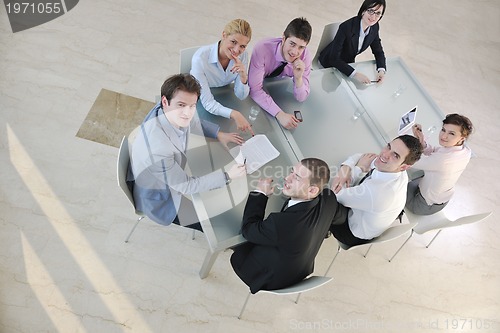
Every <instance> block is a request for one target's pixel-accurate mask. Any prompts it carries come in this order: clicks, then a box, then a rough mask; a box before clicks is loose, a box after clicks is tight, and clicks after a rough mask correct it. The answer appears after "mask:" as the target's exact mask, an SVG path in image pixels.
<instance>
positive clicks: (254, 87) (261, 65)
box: [248, 45, 281, 117]
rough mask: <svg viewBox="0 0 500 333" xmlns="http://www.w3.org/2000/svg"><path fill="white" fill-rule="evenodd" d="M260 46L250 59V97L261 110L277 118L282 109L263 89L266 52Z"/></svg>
mask: <svg viewBox="0 0 500 333" xmlns="http://www.w3.org/2000/svg"><path fill="white" fill-rule="evenodd" d="M259 46H260V45H256V46H255V48H254V50H253V53H252V58H251V59H250V66H249V68H248V85H249V87H250V97H252V99H253V100H254V101H255V103H257V104H259V106H260V107H261V108H263V109H264V110H266V111H267V112H268V113H269V114H271V115H272V116H274V117H276V114H278V112H280V111H281V109H280V107H279V106H278V105H277V104H276V103H275V102H274V100H273V98H272V97H271V96H269V94H268V93H266V92H265V91H264V89H263V81H264V77H265V74H266V73H265V61H266V59H265V56H266V50H265V49H264V48H263V47H260V48H259Z"/></svg>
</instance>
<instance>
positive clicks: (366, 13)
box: [318, 0, 386, 84]
mask: <svg viewBox="0 0 500 333" xmlns="http://www.w3.org/2000/svg"><path fill="white" fill-rule="evenodd" d="M385 8H386V3H385V0H365V1H364V2H363V4H362V5H361V7H360V8H359V11H358V16H355V17H353V18H350V19H349V20H347V21H345V22H343V23H342V24H340V26H339V29H338V31H337V34H336V35H335V38H334V39H333V41H332V42H331V43H330V44H328V45H327V46H326V47H325V48H324V49H323V50H322V51H321V53H320V55H319V58H318V60H319V62H320V63H321V65H322V66H323V67H325V68H326V67H335V68H337V69H338V70H339V71H340V72H342V73H343V74H344V75H346V76H349V77H352V78H355V79H356V80H357V81H359V82H361V83H365V84H369V83H371V79H370V78H369V77H368V76H366V75H365V74H363V73H360V72H357V71H355V70H354V68H353V67H352V66H350V65H349V63H353V62H354V59H355V58H356V56H357V55H358V54H360V53H361V52H363V51H364V50H366V49H367V48H368V46H370V47H371V49H372V52H373V55H374V56H375V62H376V63H377V77H376V81H378V82H382V80H383V79H384V74H385V69H386V63H385V54H384V49H383V48H382V42H381V41H380V37H379V21H380V19H382V16H383V15H384V13H385Z"/></svg>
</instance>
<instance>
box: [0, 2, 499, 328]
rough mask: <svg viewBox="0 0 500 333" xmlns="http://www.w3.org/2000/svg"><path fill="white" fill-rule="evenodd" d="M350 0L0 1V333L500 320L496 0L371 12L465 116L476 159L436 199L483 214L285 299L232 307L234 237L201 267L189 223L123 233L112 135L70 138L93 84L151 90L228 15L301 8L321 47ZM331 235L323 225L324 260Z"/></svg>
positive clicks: (352, 265)
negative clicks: (49, 14)
mask: <svg viewBox="0 0 500 333" xmlns="http://www.w3.org/2000/svg"><path fill="white" fill-rule="evenodd" d="M360 3H361V0H359V1H345V0H316V1H297V0H288V1H285V0H276V1H264V0H251V1H239V2H229V1H225V2H222V1H217V0H205V1H193V0H184V1H180V0H171V1H160V0H146V1H131V0H122V1H118V0H101V1H96V0H86V1H80V2H79V4H78V5H77V6H76V7H75V8H73V9H72V10H71V11H69V12H68V13H67V14H65V15H63V16H61V17H59V18H57V19H56V20H53V21H50V22H48V23H46V24H43V25H40V26H38V27H35V28H33V29H29V30H25V31H22V32H18V33H15V34H14V33H12V31H11V28H10V25H9V22H8V18H7V15H6V12H5V11H4V10H3V9H2V10H1V11H0V228H1V231H0V332H2V333H15V332H22V333H26V332H249V333H250V332H295V331H297V332H313V331H318V332H319V331H321V332H329V331H334V330H338V331H348V332H427V331H441V332H446V331H450V332H456V331H460V332H500V282H499V281H500V276H499V274H500V273H499V272H500V260H499V259H500V246H499V242H498V239H499V237H500V226H499V225H497V224H496V221H497V218H498V216H500V215H499V214H500V210H499V208H498V203H499V202H500V198H499V193H500V185H499V183H497V182H496V181H495V178H494V175H495V172H496V171H498V165H499V164H500V157H499V152H500V148H499V147H500V139H499V136H497V135H495V134H494V133H496V131H497V130H498V128H499V126H500V112H499V111H500V110H499V107H498V106H499V105H500V94H499V91H500V65H499V64H500V63H499V59H500V19H499V17H500V3H499V2H498V1H497V0H477V1H469V0H440V1H431V0H419V1H409V0H397V1H390V3H389V7H388V9H387V11H386V16H385V17H384V18H383V20H382V21H381V36H382V40H383V45H384V49H385V51H386V54H387V55H388V56H398V55H399V56H401V57H402V58H403V59H404V61H405V62H406V63H407V65H408V66H409V67H410V68H411V70H412V71H413V72H414V73H415V75H416V76H417V77H418V79H419V80H420V82H421V83H422V84H423V86H424V87H426V89H427V91H428V92H429V94H430V95H431V96H432V97H433V98H434V99H435V101H436V103H437V104H438V105H439V106H440V108H441V109H442V110H443V112H445V113H450V112H460V113H464V114H466V115H468V116H469V117H470V118H471V119H472V121H473V122H474V124H475V125H476V129H477V131H476V133H475V134H474V135H473V136H472V138H471V140H470V146H471V147H472V149H473V150H474V153H475V155H476V157H475V158H474V159H473V160H472V161H471V163H470V165H469V167H468V169H467V170H466V171H465V173H464V174H463V176H462V178H461V179H460V182H459V184H458V188H457V194H456V196H455V197H454V198H453V200H452V202H451V203H450V204H449V206H448V207H447V212H448V213H449V215H450V216H451V217H457V216H460V215H462V214H468V213H477V212H485V211H493V215H492V217H490V218H489V219H488V220H485V221H483V222H481V223H478V224H474V225H469V226H464V227H461V228H456V229H453V230H447V231H446V232H443V233H442V234H441V235H440V236H439V237H438V238H437V240H436V241H435V242H434V243H433V244H432V246H431V247H430V248H428V249H426V248H425V244H426V242H427V241H428V240H429V239H430V238H431V237H432V235H427V234H426V235H422V236H416V237H414V238H413V239H412V240H411V241H410V242H409V243H408V244H407V245H406V247H405V248H404V249H403V251H402V252H401V253H400V254H399V255H398V257H397V258H396V260H395V261H394V262H391V263H389V262H387V259H388V257H389V256H390V255H391V254H392V252H393V251H395V249H396V248H397V247H398V246H399V244H400V242H399V241H394V242H390V243H386V244H382V245H380V246H377V247H374V248H373V249H372V251H371V253H370V255H369V256H368V258H366V259H365V258H363V256H362V252H361V251H357V250H354V251H350V252H345V253H341V254H340V255H339V257H338V258H337V260H336V262H335V264H334V267H333V270H332V271H331V274H332V276H333V277H334V280H333V281H332V282H331V283H330V284H329V285H327V286H325V287H323V288H321V289H317V290H314V291H311V292H309V293H306V294H304V295H303V296H302V298H301V300H300V302H299V304H297V305H296V304H294V303H293V297H277V296H273V295H266V294H261V295H259V294H257V295H255V296H253V297H252V298H251V299H250V301H249V303H248V305H247V310H246V312H245V314H244V317H243V319H242V320H238V319H237V318H236V316H237V315H238V312H239V309H240V307H241V306H242V304H243V301H244V299H245V297H246V294H247V288H246V287H245V285H244V284H243V283H242V282H241V281H239V279H238V278H237V277H236V275H235V274H234V273H233V271H232V269H231V267H230V264H229V256H230V254H231V252H230V251H227V252H223V253H222V254H221V255H220V256H219V258H218V259H217V261H216V262H215V265H214V266H213V268H212V271H211V272H210V274H209V276H208V277H207V278H206V279H203V280H201V279H200V278H199V277H198V271H199V269H200V267H201V263H202V261H203V258H204V255H205V253H206V249H207V243H206V241H205V239H204V238H203V237H201V236H198V237H196V239H195V240H191V238H190V233H189V232H188V231H186V230H184V229H181V228H178V227H175V226H172V227H161V226H159V225H156V224H154V223H152V222H150V221H146V222H144V223H143V224H142V225H140V227H139V228H138V230H137V231H136V233H135V234H134V236H133V239H132V241H131V242H130V243H128V244H125V243H124V242H123V240H124V238H125V237H126V234H127V232H128V231H129V230H130V227H131V226H132V224H133V222H134V215H133V212H132V210H131V207H130V206H129V203H128V202H127V200H126V198H125V197H124V196H123V194H122V193H121V192H120V190H119V188H118V187H117V185H116V179H115V177H116V174H115V172H116V171H115V163H116V156H117V151H118V150H117V148H116V147H114V146H111V145H107V144H101V143H96V142H94V141H91V140H86V139H83V138H80V137H77V136H76V134H77V132H78V131H79V129H80V127H81V126H82V123H84V121H85V119H86V117H87V115H88V113H89V110H91V108H92V106H93V104H94V101H95V100H96V98H97V97H98V95H99V93H100V92H101V90H102V89H106V90H109V91H115V92H119V93H121V94H124V95H129V96H133V97H136V98H139V99H142V100H145V101H154V99H155V96H156V95H158V94H159V88H160V86H161V83H162V82H163V80H164V79H165V78H166V77H167V76H168V75H170V74H173V73H175V72H176V71H177V70H178V64H179V49H182V48H186V47H190V46H195V45H204V44H208V43H212V42H214V41H216V40H218V38H219V35H220V32H221V30H222V28H223V26H224V24H225V23H226V22H227V21H229V20H231V19H233V18H237V17H242V18H245V19H247V20H248V21H249V22H250V24H251V25H252V27H253V31H254V34H253V41H254V42H255V41H257V40H259V39H261V38H263V37H266V36H280V35H281V33H282V31H283V29H284V27H285V26H286V24H287V23H288V22H289V21H290V20H291V19H292V18H294V17H296V16H305V17H307V19H308V20H309V21H310V22H311V24H312V26H313V29H314V33H313V37H312V40H311V42H310V48H311V50H312V51H313V52H315V51H316V48H317V45H318V43H319V39H320V36H321V32H322V29H323V26H324V25H325V24H327V23H330V22H334V21H343V20H345V19H347V18H349V17H351V16H353V15H355V14H356V13H357V10H358V8H359V5H360ZM279 12H283V14H278V13H279ZM285 13H286V14H285ZM251 47H252V43H251V44H250V49H251ZM370 58H371V55H370V54H369V52H366V54H363V55H362V56H361V57H360V58H359V60H365V59H370ZM388 74H389V75H390V73H388ZM491 133H493V134H494V135H493V136H492V137H491V136H489V135H490V134H491ZM495 165H496V166H495ZM490 179H493V181H491V180H490ZM335 250H336V241H335V240H334V239H332V238H330V239H327V240H326V241H325V243H324V245H323V247H322V248H321V251H320V253H319V255H318V258H317V261H316V270H317V272H318V273H319V274H321V272H324V270H325V269H326V267H327V266H328V263H329V261H330V260H331V258H332V256H333V254H334V251H335Z"/></svg>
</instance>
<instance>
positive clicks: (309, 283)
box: [238, 275, 332, 319]
mask: <svg viewBox="0 0 500 333" xmlns="http://www.w3.org/2000/svg"><path fill="white" fill-rule="evenodd" d="M331 280H332V278H331V277H326V276H315V275H312V276H309V277H307V278H305V279H304V280H302V281H300V282H298V283H296V284H294V285H292V286H290V287H287V288H283V289H276V290H259V291H258V292H257V293H269V294H274V295H293V294H299V295H298V296H297V299H296V300H295V304H297V302H298V301H299V296H300V293H303V292H306V291H309V290H313V289H315V288H318V287H321V286H322V285H324V284H326V283H328V282H330V281H331ZM250 295H252V293H251V292H249V293H248V295H247V298H246V299H245V303H244V304H243V307H242V308H241V312H240V315H239V316H238V319H241V316H242V315H243V311H245V307H246V306H247V302H248V299H249V298H250Z"/></svg>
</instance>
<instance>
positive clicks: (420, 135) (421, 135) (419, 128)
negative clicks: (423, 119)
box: [411, 124, 427, 148]
mask: <svg viewBox="0 0 500 333" xmlns="http://www.w3.org/2000/svg"><path fill="white" fill-rule="evenodd" d="M411 129H412V130H413V135H414V136H415V137H416V138H417V139H418V141H420V144H421V145H422V148H425V146H427V143H426V142H425V138H424V133H423V132H422V125H420V124H415V125H413V127H412V128H411Z"/></svg>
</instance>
